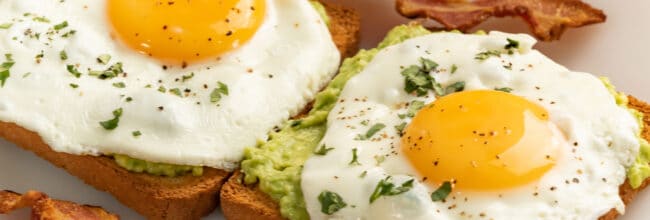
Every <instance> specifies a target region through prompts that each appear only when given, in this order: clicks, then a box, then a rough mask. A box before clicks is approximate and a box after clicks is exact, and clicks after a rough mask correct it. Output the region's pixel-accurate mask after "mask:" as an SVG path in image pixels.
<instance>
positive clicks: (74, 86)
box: [70, 83, 79, 89]
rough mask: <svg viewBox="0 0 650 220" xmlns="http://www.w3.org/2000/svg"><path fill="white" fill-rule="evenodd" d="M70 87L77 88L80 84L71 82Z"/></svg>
mask: <svg viewBox="0 0 650 220" xmlns="http://www.w3.org/2000/svg"><path fill="white" fill-rule="evenodd" d="M70 87H71V88H73V89H76V88H79V85H77V84H74V83H70Z"/></svg>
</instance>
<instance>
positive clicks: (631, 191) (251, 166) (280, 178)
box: [221, 25, 650, 219]
mask: <svg viewBox="0 0 650 220" xmlns="http://www.w3.org/2000/svg"><path fill="white" fill-rule="evenodd" d="M428 33H429V32H428V31H426V30H424V29H422V28H421V27H419V26H417V25H415V26H413V25H411V26H401V27H397V28H396V29H395V30H393V31H392V32H391V33H389V34H388V36H387V38H386V40H385V41H384V42H382V43H381V44H380V45H379V49H373V50H369V51H362V52H360V53H359V54H358V55H357V56H355V57H353V58H351V59H348V60H347V61H345V62H344V64H343V66H342V68H341V70H340V75H339V76H338V78H337V79H335V80H334V81H333V83H332V84H330V86H329V87H328V88H327V89H326V90H324V92H322V93H321V94H320V95H319V96H318V97H319V98H318V99H317V100H316V104H315V105H314V108H313V109H312V111H311V112H310V113H309V114H307V116H306V117H304V118H297V119H296V120H295V121H294V123H293V124H289V125H287V127H285V128H283V130H281V131H279V132H278V133H276V134H274V135H271V139H270V141H269V142H267V143H266V144H262V145H261V146H260V147H258V148H256V149H250V150H249V152H248V154H247V156H246V159H245V160H244V162H243V163H242V172H243V173H238V174H236V175H234V176H233V177H231V178H230V180H229V181H228V183H226V185H224V187H223V189H222V194H221V202H222V209H223V211H224V215H225V216H226V217H227V218H228V219H259V218H263V219H283V218H288V219H307V218H309V215H308V214H307V213H306V212H305V210H304V209H305V204H304V202H302V201H301V200H302V196H303V195H302V189H301V187H300V182H301V180H300V175H301V170H302V168H303V164H304V161H305V160H306V158H308V157H310V156H311V155H312V154H313V152H317V149H316V148H317V147H318V143H319V142H320V139H321V138H322V135H323V133H322V132H324V130H325V129H326V128H325V121H326V120H325V118H326V117H327V116H326V115H327V114H328V113H329V111H330V110H331V109H332V107H333V105H334V104H335V103H336V100H337V98H338V95H339V93H340V91H341V88H342V87H343V84H345V82H346V81H347V80H348V79H349V78H351V77H352V76H353V75H354V74H356V73H358V72H360V71H361V70H363V68H364V66H365V65H366V64H367V63H368V62H370V60H372V58H373V56H374V54H376V53H377V51H378V50H380V49H382V48H385V47H387V46H389V45H393V44H397V43H400V42H402V41H404V40H406V39H409V38H413V37H417V36H422V35H426V34H428ZM347 74H350V75H347ZM616 96H617V100H619V99H621V100H625V99H626V98H625V96H623V95H616ZM319 103H320V104H319ZM622 103H624V104H627V106H628V107H629V108H631V109H635V110H636V111H638V112H640V113H641V115H640V116H641V117H642V118H643V120H642V121H643V123H642V124H643V125H645V126H642V127H644V130H643V131H642V133H641V137H643V139H645V140H648V139H649V138H650V137H649V136H648V129H647V126H648V122H649V120H648V115H650V112H648V108H649V107H648V104H646V103H644V102H642V101H639V100H637V99H635V98H633V97H631V96H630V97H629V102H622ZM641 142H642V143H641V150H640V154H639V158H641V159H638V160H637V164H636V165H635V166H634V167H633V168H631V169H630V170H628V175H629V177H630V178H631V180H632V182H633V183H632V184H630V182H629V181H627V180H626V181H625V183H623V184H622V185H620V190H619V193H620V197H621V198H622V200H623V202H624V203H625V204H628V203H629V202H630V201H631V200H632V199H633V198H634V196H635V195H636V194H637V193H638V192H639V191H640V190H641V189H643V188H644V187H645V186H646V185H647V183H648V181H647V179H646V178H647V173H646V172H644V171H642V170H645V169H646V167H647V166H648V164H647V155H646V153H645V152H646V151H647V149H646V148H647V147H648V146H647V143H643V142H644V141H641ZM322 149H327V148H322ZM279 158H291V159H290V160H288V159H282V160H281V159H279ZM637 171H641V172H640V173H643V174H639V173H637ZM251 174H252V175H251ZM432 197H433V196H432ZM339 204H340V203H339ZM352 208H354V207H352ZM336 210H337V209H336ZM323 212H325V211H323ZM618 214H619V213H618V212H617V211H616V210H614V209H612V210H611V211H610V212H608V213H606V214H604V215H603V216H602V217H601V218H600V219H615V217H616V216H617V215H618Z"/></svg>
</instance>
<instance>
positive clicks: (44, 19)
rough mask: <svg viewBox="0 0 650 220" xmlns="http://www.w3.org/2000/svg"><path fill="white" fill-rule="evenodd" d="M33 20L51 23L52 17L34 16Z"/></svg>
mask: <svg viewBox="0 0 650 220" xmlns="http://www.w3.org/2000/svg"><path fill="white" fill-rule="evenodd" d="M33 20H34V21H38V22H42V23H50V19H47V18H46V17H34V18H33Z"/></svg>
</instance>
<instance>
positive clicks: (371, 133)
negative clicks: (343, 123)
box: [355, 123, 386, 140]
mask: <svg viewBox="0 0 650 220" xmlns="http://www.w3.org/2000/svg"><path fill="white" fill-rule="evenodd" d="M385 127H386V125H385V124H382V123H377V124H375V125H373V126H372V127H370V129H368V131H367V132H366V134H364V135H361V134H359V135H357V137H356V138H355V140H368V139H370V138H372V136H374V135H375V134H376V133H377V132H379V131H381V129H384V128H385Z"/></svg>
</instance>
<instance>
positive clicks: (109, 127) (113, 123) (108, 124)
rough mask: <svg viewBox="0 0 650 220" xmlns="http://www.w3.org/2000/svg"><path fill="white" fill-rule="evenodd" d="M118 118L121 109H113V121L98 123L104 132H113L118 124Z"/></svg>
mask: <svg viewBox="0 0 650 220" xmlns="http://www.w3.org/2000/svg"><path fill="white" fill-rule="evenodd" d="M120 117H122V108H118V109H115V110H114V111H113V119H111V120H108V121H102V122H99V125H101V126H102V127H103V128H104V129H106V130H113V129H115V128H117V125H118V124H119V123H120Z"/></svg>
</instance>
